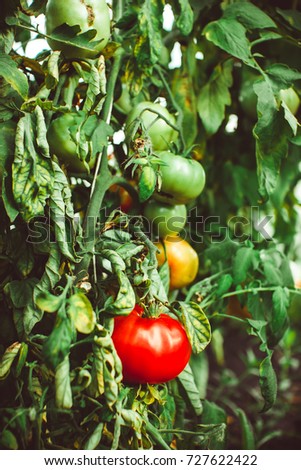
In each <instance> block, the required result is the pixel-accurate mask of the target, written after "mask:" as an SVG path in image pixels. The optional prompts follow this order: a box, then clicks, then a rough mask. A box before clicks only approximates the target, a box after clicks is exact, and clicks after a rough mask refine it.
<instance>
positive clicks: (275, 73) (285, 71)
mask: <svg viewBox="0 0 301 470" xmlns="http://www.w3.org/2000/svg"><path fill="white" fill-rule="evenodd" d="M266 73H267V74H268V75H269V77H270V78H271V79H272V85H273V89H274V90H275V91H277V92H279V91H280V90H282V89H284V90H285V89H287V88H289V87H291V86H292V85H293V83H294V82H295V81H296V80H300V79H301V72H299V70H295V69H291V68H290V67H289V66H288V65H286V64H272V65H271V66H270V67H268V68H267V69H266Z"/></svg>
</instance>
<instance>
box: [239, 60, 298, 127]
mask: <svg viewBox="0 0 301 470" xmlns="http://www.w3.org/2000/svg"><path fill="white" fill-rule="evenodd" d="M258 78H259V77H258V75H256V74H254V73H252V72H250V71H249V70H246V69H244V70H243V72H242V83H241V87H240V92H239V98H238V99H239V101H240V104H241V107H242V109H243V111H244V112H245V114H246V115H247V116H248V117H249V118H251V119H253V120H256V119H257V109H256V108H257V96H256V93H255V91H254V89H253V85H254V82H255V81H256V80H257V79H258ZM279 96H280V98H281V100H282V101H284V103H285V104H286V106H287V107H288V108H289V110H290V111H291V113H292V114H294V115H295V114H296V113H297V111H298V109H299V106H300V98H299V96H298V95H297V93H296V92H295V90H294V89H293V88H292V87H290V88H286V89H283V90H280V92H279Z"/></svg>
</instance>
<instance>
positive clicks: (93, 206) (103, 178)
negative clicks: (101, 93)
mask: <svg viewBox="0 0 301 470" xmlns="http://www.w3.org/2000/svg"><path fill="white" fill-rule="evenodd" d="M123 55H124V50H123V49H122V48H120V49H117V51H116V53H115V60H114V63H113V66H112V70H111V74H110V78H109V82H108V88H107V97H106V100H105V102H104V106H103V109H102V113H101V117H102V119H103V120H104V121H105V122H106V123H109V122H110V120H111V114H112V107H113V100H114V89H115V85H116V81H117V78H118V74H119V70H120V67H121V64H122V59H123ZM117 180H118V178H116V181H115V178H112V175H111V173H110V170H109V168H108V160H107V146H105V147H104V149H103V151H102V153H101V155H99V158H98V161H97V166H96V170H95V177H94V180H93V183H92V188H91V199H90V202H89V205H88V209H87V213H86V217H85V220H84V226H83V235H84V246H85V254H84V256H83V259H82V260H81V262H80V263H79V264H78V265H77V266H76V269H75V274H76V277H77V280H80V279H82V278H83V277H85V276H86V275H87V273H88V269H89V266H90V262H91V259H92V257H93V252H94V246H95V242H96V223H97V219H98V216H99V213H100V209H101V206H102V202H103V198H104V195H105V193H106V191H107V190H108V189H109V187H110V186H111V185H112V184H114V183H115V182H117Z"/></svg>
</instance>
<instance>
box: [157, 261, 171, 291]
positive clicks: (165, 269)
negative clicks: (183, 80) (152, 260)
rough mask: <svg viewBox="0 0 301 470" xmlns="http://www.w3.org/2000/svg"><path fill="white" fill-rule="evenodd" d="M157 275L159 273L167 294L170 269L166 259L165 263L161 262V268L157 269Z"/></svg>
mask: <svg viewBox="0 0 301 470" xmlns="http://www.w3.org/2000/svg"><path fill="white" fill-rule="evenodd" d="M159 275H160V279H161V281H162V284H163V286H164V289H165V292H166V295H168V292H169V283H170V270H169V265H168V262H167V261H165V263H163V264H162V266H161V268H160V269H159Z"/></svg>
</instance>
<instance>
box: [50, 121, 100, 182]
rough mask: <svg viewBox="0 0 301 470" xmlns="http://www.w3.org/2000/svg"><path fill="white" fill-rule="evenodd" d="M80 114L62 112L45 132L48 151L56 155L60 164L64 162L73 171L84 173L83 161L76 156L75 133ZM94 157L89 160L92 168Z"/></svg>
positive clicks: (85, 169) (85, 168)
mask: <svg viewBox="0 0 301 470" xmlns="http://www.w3.org/2000/svg"><path fill="white" fill-rule="evenodd" d="M81 122H82V116H79V115H78V114H77V113H67V114H62V115H61V116H59V117H58V118H56V119H54V120H53V121H52V123H51V124H50V126H49V129H48V132H47V140H48V144H49V148H50V152H51V154H53V155H56V156H57V158H58V159H59V161H60V163H61V164H64V165H65V166H66V167H67V168H68V169H70V170H71V171H72V172H74V173H86V172H87V171H88V169H87V167H86V165H85V163H84V162H83V161H82V160H80V158H79V157H78V148H77V143H76V134H77V131H78V128H79V125H80V123H81ZM94 164H95V159H93V161H90V162H89V167H90V168H93V166H94Z"/></svg>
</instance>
